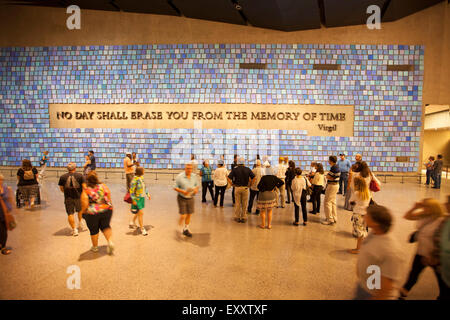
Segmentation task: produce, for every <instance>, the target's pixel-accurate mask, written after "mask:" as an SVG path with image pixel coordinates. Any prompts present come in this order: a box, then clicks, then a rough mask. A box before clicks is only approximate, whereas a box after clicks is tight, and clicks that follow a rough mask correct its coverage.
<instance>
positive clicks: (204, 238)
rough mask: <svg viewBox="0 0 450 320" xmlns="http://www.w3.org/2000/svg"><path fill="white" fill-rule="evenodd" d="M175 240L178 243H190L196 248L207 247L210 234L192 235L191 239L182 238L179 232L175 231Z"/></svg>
mask: <svg viewBox="0 0 450 320" xmlns="http://www.w3.org/2000/svg"><path fill="white" fill-rule="evenodd" d="M175 240H176V241H178V242H188V243H192V244H193V245H195V246H198V247H202V248H204V247H209V243H210V241H211V234H210V233H193V234H192V238H190V237H186V236H184V235H183V234H182V233H181V231H178V230H175Z"/></svg>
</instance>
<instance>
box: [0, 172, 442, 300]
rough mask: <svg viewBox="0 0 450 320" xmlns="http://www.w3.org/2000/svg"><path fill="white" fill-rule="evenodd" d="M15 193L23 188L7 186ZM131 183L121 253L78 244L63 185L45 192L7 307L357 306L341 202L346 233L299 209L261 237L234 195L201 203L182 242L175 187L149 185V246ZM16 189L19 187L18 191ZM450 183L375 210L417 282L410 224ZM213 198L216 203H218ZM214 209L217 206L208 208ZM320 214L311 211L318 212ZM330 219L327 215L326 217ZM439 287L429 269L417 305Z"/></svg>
mask: <svg viewBox="0 0 450 320" xmlns="http://www.w3.org/2000/svg"><path fill="white" fill-rule="evenodd" d="M7 183H8V184H9V185H13V184H14V182H13V181H7ZM124 184H125V182H124V181H123V180H107V185H108V186H109V187H110V188H111V191H112V195H113V203H114V206H115V210H114V214H113V218H112V228H113V237H114V243H115V245H116V251H115V255H114V256H109V255H107V254H106V247H105V244H106V241H105V239H104V238H103V237H101V238H100V243H99V244H100V246H101V247H100V252H99V253H92V252H90V251H89V249H90V246H91V243H90V238H89V232H88V231H85V232H82V233H80V235H79V236H78V237H73V236H71V235H70V229H69V228H68V224H67V222H66V221H67V218H66V217H67V216H66V214H65V210H64V204H63V195H62V193H61V192H60V191H59V189H58V187H57V181H56V179H55V178H48V179H47V180H45V181H44V183H43V187H42V191H41V192H42V198H43V204H42V205H41V206H37V207H35V208H34V209H32V210H27V209H20V210H17V211H16V219H17V222H18V227H17V229H15V230H14V231H12V232H10V233H9V240H8V245H9V246H11V247H12V248H13V253H12V254H11V255H9V256H3V255H0V299H70V300H72V299H225V300H228V299H351V298H352V297H353V292H354V288H355V285H356V281H357V279H356V275H355V263H356V259H357V257H356V256H354V255H350V254H348V253H346V249H348V248H352V247H354V245H355V239H354V238H353V237H352V235H351V222H350V217H351V212H349V211H345V210H343V209H342V206H343V202H344V199H343V197H342V196H338V206H339V211H338V217H339V221H338V224H337V226H334V227H330V226H324V225H321V224H320V223H318V221H319V217H316V216H314V215H309V219H310V222H309V224H308V226H307V227H303V226H299V227H294V226H292V221H293V205H292V204H290V205H287V206H286V208H285V209H276V210H275V211H274V221H273V229H272V230H262V229H259V228H257V224H258V223H259V217H257V216H250V217H249V221H248V223H247V224H238V223H235V222H234V221H232V217H233V208H232V207H231V193H230V191H227V193H226V201H225V208H222V209H220V208H214V207H213V206H212V203H211V201H208V203H207V204H202V203H201V197H200V196H197V199H196V212H195V214H194V216H193V219H192V222H191V231H192V232H193V234H194V237H193V238H192V239H185V238H184V237H182V236H181V235H180V229H179V227H178V225H177V219H178V213H177V203H176V195H175V192H174V191H172V181H169V180H166V181H164V180H159V181H158V182H157V183H156V181H154V180H153V181H151V180H149V181H148V184H149V187H150V191H151V194H152V197H153V198H152V200H151V201H150V202H147V204H146V205H147V207H146V209H145V217H144V219H145V220H144V222H145V225H146V226H147V229H148V230H149V235H148V236H147V237H144V236H142V235H141V234H140V233H139V232H138V231H133V230H130V229H129V228H128V215H129V208H128V205H127V204H126V203H124V202H123V201H122V198H123V195H124V193H125V186H124ZM14 189H15V187H14ZM449 192H450V184H449V182H448V181H447V182H443V186H442V189H441V190H440V191H438V190H434V189H430V188H427V187H425V186H423V185H422V186H421V185H418V184H412V183H407V184H400V183H387V184H384V185H383V189H382V191H381V192H379V193H377V194H376V195H375V200H376V201H377V202H379V203H380V204H383V205H387V206H388V207H390V208H391V210H392V212H393V214H394V215H395V226H394V229H393V232H394V234H395V236H396V237H397V238H398V240H399V241H400V242H401V244H402V247H403V249H404V253H405V256H406V257H407V258H408V260H407V263H406V264H405V265H404V266H403V269H404V277H406V276H407V274H408V271H409V265H410V263H411V261H412V258H413V255H414V252H415V248H416V245H415V244H409V243H407V239H408V236H409V234H410V233H411V232H412V231H414V230H415V224H414V223H412V222H409V221H405V220H403V219H402V218H401V217H402V215H403V214H404V212H405V211H406V210H407V209H408V208H409V207H410V206H411V205H412V204H413V203H414V202H415V201H417V200H419V199H422V198H424V197H434V198H438V199H440V200H441V201H442V202H443V201H444V200H445V197H446V195H447V194H448V193H449ZM208 197H209V196H208ZM208 200H209V198H208ZM309 206H310V204H309V205H308V208H309ZM321 211H322V212H323V210H321ZM71 265H77V266H79V267H80V269H81V289H80V290H76V289H75V290H69V289H67V286H66V281H67V278H68V277H69V274H67V268H68V267H69V266H71ZM436 295H437V282H436V280H435V278H434V275H433V273H432V271H431V270H430V269H427V270H426V271H425V272H424V273H423V274H422V276H421V277H420V278H419V282H418V284H417V285H416V286H415V287H414V288H413V290H412V292H411V294H410V299H434V298H435V297H436Z"/></svg>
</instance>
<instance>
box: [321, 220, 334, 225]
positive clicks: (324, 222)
mask: <svg viewBox="0 0 450 320" xmlns="http://www.w3.org/2000/svg"><path fill="white" fill-rule="evenodd" d="M320 223H321V224H325V225H330V224H333V223H332V222H330V221H328V220H322V221H321V222H320Z"/></svg>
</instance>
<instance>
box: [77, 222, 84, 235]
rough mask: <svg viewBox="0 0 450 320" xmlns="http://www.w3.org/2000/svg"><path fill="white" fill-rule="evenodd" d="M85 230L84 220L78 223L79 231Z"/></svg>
mask: <svg viewBox="0 0 450 320" xmlns="http://www.w3.org/2000/svg"><path fill="white" fill-rule="evenodd" d="M84 230H85V227H84V223H83V221H81V222H80V224H79V225H78V231H80V232H82V231H84Z"/></svg>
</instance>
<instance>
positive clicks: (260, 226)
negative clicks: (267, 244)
mask: <svg viewBox="0 0 450 320" xmlns="http://www.w3.org/2000/svg"><path fill="white" fill-rule="evenodd" d="M258 228H261V229H265V228H266V227H265V226H262V225H260V224H258Z"/></svg>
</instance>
